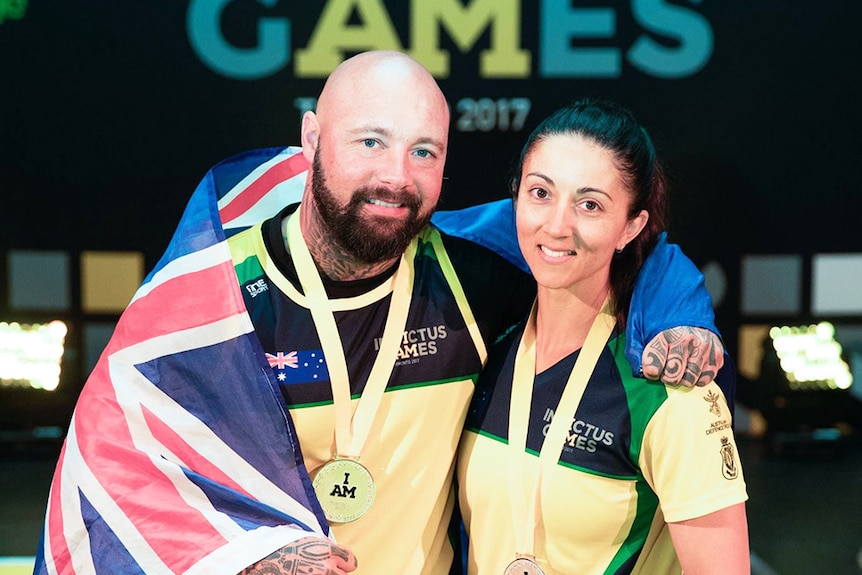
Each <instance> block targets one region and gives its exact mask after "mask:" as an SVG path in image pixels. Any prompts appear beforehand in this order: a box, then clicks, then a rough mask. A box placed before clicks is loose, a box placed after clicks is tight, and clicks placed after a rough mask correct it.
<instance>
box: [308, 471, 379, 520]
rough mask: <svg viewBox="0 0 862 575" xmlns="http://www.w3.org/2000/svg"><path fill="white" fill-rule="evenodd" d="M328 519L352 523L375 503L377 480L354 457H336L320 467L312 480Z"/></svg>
mask: <svg viewBox="0 0 862 575" xmlns="http://www.w3.org/2000/svg"><path fill="white" fill-rule="evenodd" d="M312 485H313V486H314V492H315V493H316V494H317V499H318V501H320V506H321V507H322V508H323V514H324V515H325V516H326V519H328V520H329V521H331V522H333V523H350V522H351V521H356V520H357V519H359V518H360V517H362V516H363V515H365V514H366V513H367V512H368V510H369V509H371V504H372V503H374V479H372V477H371V473H369V472H368V470H367V469H365V467H363V466H362V464H360V463H359V462H358V461H356V460H353V459H333V460H332V461H327V462H326V463H324V464H323V466H322V467H321V468H319V469H318V470H317V473H316V474H315V476H314V480H313V482H312Z"/></svg>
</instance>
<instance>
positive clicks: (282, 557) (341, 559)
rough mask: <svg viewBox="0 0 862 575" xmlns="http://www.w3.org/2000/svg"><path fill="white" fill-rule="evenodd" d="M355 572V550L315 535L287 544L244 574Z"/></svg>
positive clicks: (276, 574)
mask: <svg viewBox="0 0 862 575" xmlns="http://www.w3.org/2000/svg"><path fill="white" fill-rule="evenodd" d="M355 570H356V557H355V556H354V555H353V552H352V551H350V550H349V549H345V548H344V547H341V546H340V545H336V544H335V543H333V542H332V541H331V540H329V539H327V538H325V537H319V536H317V535H311V536H309V537H303V538H302V539H299V540H297V541H294V542H293V543H291V544H290V545H285V546H284V547H282V548H281V549H279V550H278V551H276V552H275V553H273V554H272V555H269V556H268V557H264V558H263V559H261V560H260V561H258V562H257V563H255V564H254V565H252V566H250V567H246V568H245V569H243V570H242V572H241V573H240V575H346V574H347V573H351V572H353V571H355Z"/></svg>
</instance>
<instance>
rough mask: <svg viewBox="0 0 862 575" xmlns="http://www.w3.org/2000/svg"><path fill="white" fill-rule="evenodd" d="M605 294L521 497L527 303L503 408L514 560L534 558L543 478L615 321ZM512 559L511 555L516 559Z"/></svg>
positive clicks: (532, 343)
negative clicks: (532, 476)
mask: <svg viewBox="0 0 862 575" xmlns="http://www.w3.org/2000/svg"><path fill="white" fill-rule="evenodd" d="M609 302H610V298H609V297H607V298H605V301H604V303H603V304H602V307H601V310H600V311H599V314H598V315H597V316H596V318H595V319H594V320H593V323H592V326H591V327H590V331H589V333H588V334H587V338H586V340H585V341H584V345H583V347H582V348H581V351H580V353H579V354H578V357H577V359H576V361H575V365H574V367H572V372H571V373H570V374H569V379H568V381H567V382H566V387H565V389H564V390H563V393H562V395H561V396H560V401H559V403H558V405H557V408H556V409H555V410H554V419H553V421H552V422H551V426H550V428H549V430H548V434H547V435H546V436H545V440H544V442H543V443H542V448H541V451H540V452H539V468H538V470H537V476H536V482H535V484H534V486H533V488H532V489H531V491H532V493H533V498H532V500H531V501H529V502H528V501H527V495H526V492H527V490H526V489H525V486H526V474H525V471H524V466H525V464H526V462H527V460H528V457H532V456H527V454H526V447H527V429H528V427H529V419H530V404H531V402H532V396H533V383H534V380H535V377H536V313H537V309H538V300H536V301H534V302H533V309H532V310H531V311H530V317H529V319H528V320H527V325H526V326H525V327H524V334H523V336H521V341H520V343H519V344H518V351H517V355H516V356H515V370H514V378H513V381H512V398H511V404H510V406H509V449H510V450H511V454H512V455H511V457H510V460H509V461H510V465H509V467H510V469H509V471H510V473H509V485H510V487H511V491H512V505H513V508H512V509H513V514H512V515H513V520H514V526H515V545H516V547H517V549H516V557H517V558H523V557H526V558H529V559H534V558H535V531H536V528H537V527H538V524H539V520H540V509H541V501H542V499H544V495H546V493H545V489H546V487H547V486H546V485H545V483H544V481H543V477H545V476H549V475H550V474H551V472H552V471H553V470H554V468H555V467H556V466H557V462H558V461H559V459H560V454H561V452H562V447H563V442H564V441H565V439H566V435H567V433H568V431H569V429H570V428H571V421H572V418H573V417H574V416H575V414H576V412H577V410H578V405H579V404H580V402H581V398H582V397H583V395H584V390H585V389H586V387H587V383H588V382H589V380H590V375H592V373H593V370H594V369H595V367H596V363H597V362H598V359H599V356H600V355H601V353H602V350H603V349H604V347H605V345H606V344H607V342H608V338H609V337H610V335H611V332H612V331H613V329H614V325H615V324H616V319H615V318H614V316H613V315H612V314H611V312H610V309H609V307H608V305H609ZM517 560H518V559H516V561H517Z"/></svg>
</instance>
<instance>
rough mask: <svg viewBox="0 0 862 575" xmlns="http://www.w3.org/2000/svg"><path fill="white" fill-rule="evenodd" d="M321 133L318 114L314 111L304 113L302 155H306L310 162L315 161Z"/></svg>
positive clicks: (301, 135)
mask: <svg viewBox="0 0 862 575" xmlns="http://www.w3.org/2000/svg"><path fill="white" fill-rule="evenodd" d="M319 135H320V124H319V123H318V121H317V115H315V113H314V112H310V111H309V112H306V113H305V114H303V115H302V129H301V131H300V139H301V140H302V155H303V156H305V159H306V160H308V163H309V164H310V163H312V162H313V161H314V154H315V153H316V151H317V139H318V137H319Z"/></svg>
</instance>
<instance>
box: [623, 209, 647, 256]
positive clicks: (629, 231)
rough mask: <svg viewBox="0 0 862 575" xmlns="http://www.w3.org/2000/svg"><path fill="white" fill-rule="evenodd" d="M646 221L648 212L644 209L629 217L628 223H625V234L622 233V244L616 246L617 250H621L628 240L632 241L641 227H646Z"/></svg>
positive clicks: (640, 230)
mask: <svg viewBox="0 0 862 575" xmlns="http://www.w3.org/2000/svg"><path fill="white" fill-rule="evenodd" d="M648 221H649V212H648V211H646V210H641V211H640V213H638V215H636V216H635V217H633V218H632V219H630V220H629V221H628V223H627V224H626V230H625V234H624V240H625V242H624V243H623V245H621V246H618V248H619V251H622V250H623V248H625V247H626V246H627V245H628V243H629V242H630V241H632V240H633V239H635V238H636V237H638V234H639V233H641V232H642V231H643V229H644V228H645V227H646V225H647V222H648Z"/></svg>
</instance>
